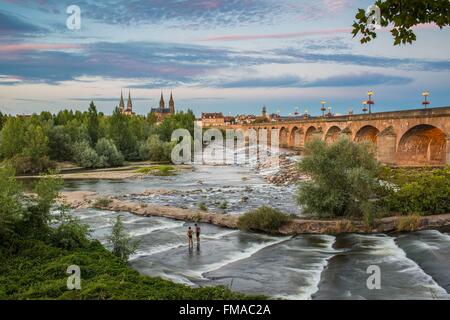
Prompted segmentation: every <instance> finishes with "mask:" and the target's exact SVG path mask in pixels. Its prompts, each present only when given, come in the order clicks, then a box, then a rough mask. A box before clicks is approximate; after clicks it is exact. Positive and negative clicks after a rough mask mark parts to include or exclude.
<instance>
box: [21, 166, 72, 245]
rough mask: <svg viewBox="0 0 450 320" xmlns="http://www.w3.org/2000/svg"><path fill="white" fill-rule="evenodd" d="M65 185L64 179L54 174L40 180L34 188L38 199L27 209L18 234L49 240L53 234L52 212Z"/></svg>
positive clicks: (44, 176)
mask: <svg viewBox="0 0 450 320" xmlns="http://www.w3.org/2000/svg"><path fill="white" fill-rule="evenodd" d="M63 185H64V181H63V179H62V178H61V177H58V176H56V175H55V173H54V172H52V173H50V174H48V175H43V176H42V177H41V179H39V181H38V182H37V183H36V185H35V187H34V193H35V194H36V197H35V198H34V199H33V201H31V204H30V205H29V206H28V207H27V208H26V213H25V215H24V219H23V221H22V222H21V223H22V224H21V225H19V227H18V232H20V233H21V234H22V236H24V237H29V238H31V239H48V237H49V236H50V235H51V233H52V228H51V226H50V224H51V221H52V220H53V217H52V215H51V212H50V211H51V208H52V207H53V205H54V204H55V201H56V198H57V197H58V195H59V191H60V190H61V188H62V186H63Z"/></svg>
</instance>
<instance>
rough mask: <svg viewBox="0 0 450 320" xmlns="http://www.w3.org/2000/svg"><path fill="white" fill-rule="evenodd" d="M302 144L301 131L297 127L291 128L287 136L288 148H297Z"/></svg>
mask: <svg viewBox="0 0 450 320" xmlns="http://www.w3.org/2000/svg"><path fill="white" fill-rule="evenodd" d="M301 144H302V130H301V129H300V128H299V127H293V128H292V130H291V134H290V136H289V146H290V147H293V148H299V147H300V146H301Z"/></svg>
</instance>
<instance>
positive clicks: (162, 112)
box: [150, 92, 175, 122]
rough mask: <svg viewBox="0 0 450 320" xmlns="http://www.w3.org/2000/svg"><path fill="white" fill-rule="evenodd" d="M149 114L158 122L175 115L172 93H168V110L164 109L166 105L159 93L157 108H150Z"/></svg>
mask: <svg viewBox="0 0 450 320" xmlns="http://www.w3.org/2000/svg"><path fill="white" fill-rule="evenodd" d="M150 112H151V113H153V114H155V115H156V118H157V120H158V122H161V121H163V120H164V118H165V117H168V116H170V115H173V114H175V101H174V100H173V95H172V93H170V100H169V108H166V103H165V102H164V97H163V94H162V92H161V100H159V108H152V110H151V111H150Z"/></svg>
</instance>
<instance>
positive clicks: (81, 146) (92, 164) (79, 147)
mask: <svg viewBox="0 0 450 320" xmlns="http://www.w3.org/2000/svg"><path fill="white" fill-rule="evenodd" d="M72 152H73V160H74V161H75V163H76V164H77V165H79V166H80V167H83V168H88V169H94V168H100V167H103V166H104V164H103V162H102V160H101V159H100V157H99V156H98V154H97V152H95V150H94V149H93V148H92V147H91V145H90V144H89V142H87V141H86V140H85V141H81V142H77V143H75V144H74V146H73V151H72Z"/></svg>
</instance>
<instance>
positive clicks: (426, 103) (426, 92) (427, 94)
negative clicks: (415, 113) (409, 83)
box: [422, 90, 431, 109]
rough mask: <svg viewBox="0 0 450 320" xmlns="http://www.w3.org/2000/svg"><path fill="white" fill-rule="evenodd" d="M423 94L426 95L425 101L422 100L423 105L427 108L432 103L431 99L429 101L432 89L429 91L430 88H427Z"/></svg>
mask: <svg viewBox="0 0 450 320" xmlns="http://www.w3.org/2000/svg"><path fill="white" fill-rule="evenodd" d="M422 96H423V97H424V99H425V100H424V101H423V102H422V104H423V106H424V108H425V109H426V108H428V106H429V105H430V103H431V102H430V101H428V97H429V96H430V91H428V90H425V91H424V92H423V93H422Z"/></svg>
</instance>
